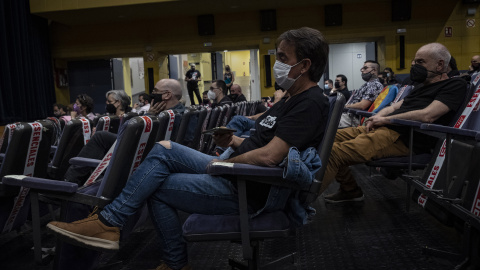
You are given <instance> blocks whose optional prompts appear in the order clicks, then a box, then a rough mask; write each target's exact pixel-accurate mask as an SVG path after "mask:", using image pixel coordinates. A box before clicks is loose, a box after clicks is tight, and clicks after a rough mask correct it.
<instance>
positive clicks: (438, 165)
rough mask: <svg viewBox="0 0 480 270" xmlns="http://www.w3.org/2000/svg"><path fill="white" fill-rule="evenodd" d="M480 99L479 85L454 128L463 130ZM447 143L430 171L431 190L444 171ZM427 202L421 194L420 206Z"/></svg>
mask: <svg viewBox="0 0 480 270" xmlns="http://www.w3.org/2000/svg"><path fill="white" fill-rule="evenodd" d="M479 97H480V85H478V87H477V89H476V90H475V93H473V96H472V98H471V99H470V101H469V102H468V104H467V106H466V107H465V109H464V110H463V112H462V115H461V116H460V117H459V118H458V120H457V122H456V123H455V125H454V126H453V128H462V126H463V125H464V124H465V122H466V120H467V119H468V117H469V116H470V114H471V113H472V111H473V109H474V108H475V107H477V105H478V101H479V100H480V98H479ZM446 142H447V141H446V140H443V143H442V147H441V148H440V151H439V153H438V155H437V158H436V160H435V163H434V165H433V168H432V170H431V171H430V174H429V176H428V178H427V182H426V184H425V186H426V187H427V188H429V189H431V188H432V187H433V185H434V184H435V182H436V181H437V177H438V174H439V172H440V170H441V169H442V166H443V162H444V160H445V151H446ZM426 202H427V196H425V195H424V194H420V196H419V197H418V204H420V205H421V206H422V207H425V204H426Z"/></svg>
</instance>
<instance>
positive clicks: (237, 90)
mask: <svg viewBox="0 0 480 270" xmlns="http://www.w3.org/2000/svg"><path fill="white" fill-rule="evenodd" d="M230 93H231V94H230V95H229V97H230V99H231V100H232V102H233V103H237V102H241V101H247V99H246V98H245V95H243V94H242V88H241V87H240V85H238V84H234V85H232V87H231V88H230Z"/></svg>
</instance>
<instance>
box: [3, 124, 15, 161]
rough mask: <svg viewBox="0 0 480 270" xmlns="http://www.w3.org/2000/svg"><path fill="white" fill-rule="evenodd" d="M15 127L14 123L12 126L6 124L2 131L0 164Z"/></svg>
mask: <svg viewBox="0 0 480 270" xmlns="http://www.w3.org/2000/svg"><path fill="white" fill-rule="evenodd" d="M16 127H17V124H16V123H13V124H8V125H6V126H5V129H4V130H3V135H2V138H1V141H0V162H1V161H2V160H3V158H4V157H5V152H6V151H7V147H8V143H9V142H10V140H11V138H12V135H13V131H14V130H15V128H16Z"/></svg>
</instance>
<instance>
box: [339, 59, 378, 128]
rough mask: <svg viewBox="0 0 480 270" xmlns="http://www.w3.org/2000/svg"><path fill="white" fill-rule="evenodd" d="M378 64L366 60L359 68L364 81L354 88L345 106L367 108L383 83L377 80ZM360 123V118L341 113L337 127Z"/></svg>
mask: <svg viewBox="0 0 480 270" xmlns="http://www.w3.org/2000/svg"><path fill="white" fill-rule="evenodd" d="M379 68H380V65H379V64H378V63H377V61H373V60H367V61H365V63H364V65H363V67H362V68H361V69H360V72H361V73H362V79H363V80H364V81H365V84H363V85H362V86H361V87H360V89H358V90H354V91H353V94H352V95H351V96H350V99H349V100H348V101H347V104H346V105H345V108H351V109H358V110H367V109H368V108H369V107H370V105H372V103H373V101H375V99H376V98H377V96H378V94H379V93H380V92H381V91H382V89H383V85H382V84H381V83H380V82H379V80H378V78H377V76H378V70H379ZM359 124H360V120H359V119H358V118H357V117H356V116H355V115H354V114H350V113H343V114H342V117H341V118H340V124H339V126H338V127H339V128H346V127H354V126H358V125H359Z"/></svg>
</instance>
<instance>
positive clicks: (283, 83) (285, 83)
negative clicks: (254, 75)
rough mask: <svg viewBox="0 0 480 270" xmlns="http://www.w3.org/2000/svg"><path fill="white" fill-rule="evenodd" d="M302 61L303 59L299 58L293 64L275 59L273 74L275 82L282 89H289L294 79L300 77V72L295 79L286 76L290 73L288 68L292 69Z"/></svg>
mask: <svg viewBox="0 0 480 270" xmlns="http://www.w3.org/2000/svg"><path fill="white" fill-rule="evenodd" d="M302 61H303V60H301V61H300V62H298V63H296V64H295V65H293V66H290V65H288V64H285V63H282V62H280V61H278V60H277V61H275V65H273V74H274V75H275V82H277V84H278V85H279V86H280V87H281V88H282V89H285V90H288V89H290V87H292V85H293V84H294V83H295V81H296V80H298V78H300V76H302V75H303V73H302V74H300V75H299V76H298V77H297V78H295V79H293V78H289V77H288V74H289V73H290V69H292V67H294V66H296V65H298V64H300V63H301V62H302Z"/></svg>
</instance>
